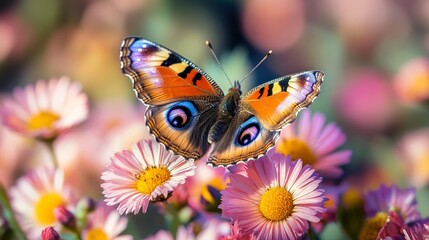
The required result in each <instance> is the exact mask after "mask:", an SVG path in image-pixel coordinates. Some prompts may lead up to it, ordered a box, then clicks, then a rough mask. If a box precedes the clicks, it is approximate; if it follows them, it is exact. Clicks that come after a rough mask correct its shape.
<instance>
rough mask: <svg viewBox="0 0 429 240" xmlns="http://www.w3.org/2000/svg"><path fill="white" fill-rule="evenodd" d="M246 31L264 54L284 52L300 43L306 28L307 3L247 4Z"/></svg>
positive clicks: (281, 0)
mask: <svg viewBox="0 0 429 240" xmlns="http://www.w3.org/2000/svg"><path fill="white" fill-rule="evenodd" d="M242 23H243V31H244V34H245V35H246V37H247V38H248V39H249V41H250V42H251V43H252V44H253V45H255V46H256V47H257V48H258V49H260V50H261V51H267V50H268V49H272V50H274V51H284V50H286V49H288V48H290V47H291V46H292V45H293V44H295V43H296V42H297V41H299V40H300V38H301V36H302V34H303V32H304V27H305V11H304V3H303V2H302V1H299V0H287V1H284V0H269V1H258V0H251V1H245V2H244V9H243V19H242Z"/></svg>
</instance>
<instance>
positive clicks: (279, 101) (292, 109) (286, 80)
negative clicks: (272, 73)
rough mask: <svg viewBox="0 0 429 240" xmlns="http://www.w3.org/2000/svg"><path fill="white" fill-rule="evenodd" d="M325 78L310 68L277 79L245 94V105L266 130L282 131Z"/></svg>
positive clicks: (317, 92) (317, 90) (311, 97)
mask: <svg viewBox="0 0 429 240" xmlns="http://www.w3.org/2000/svg"><path fill="white" fill-rule="evenodd" d="M323 77H324V73H323V72H321V71H307V72H302V73H297V74H293V75H287V76H284V77H281V78H277V79H274V80H272V81H270V82H267V83H265V84H262V85H260V86H258V87H256V88H254V89H252V90H250V91H249V92H248V93H246V95H244V96H243V98H242V105H243V107H244V108H246V109H248V110H249V111H250V112H252V113H253V114H254V115H255V116H256V117H257V118H258V120H259V121H260V123H261V124H262V126H264V128H265V129H267V130H279V129H281V128H283V127H284V126H285V125H286V124H288V123H291V122H292V121H293V120H295V118H296V115H297V114H298V112H299V110H301V109H303V108H305V107H308V106H309V105H310V104H311V103H312V102H313V101H314V99H315V98H316V97H317V95H318V94H319V92H320V86H321V84H322V82H323Z"/></svg>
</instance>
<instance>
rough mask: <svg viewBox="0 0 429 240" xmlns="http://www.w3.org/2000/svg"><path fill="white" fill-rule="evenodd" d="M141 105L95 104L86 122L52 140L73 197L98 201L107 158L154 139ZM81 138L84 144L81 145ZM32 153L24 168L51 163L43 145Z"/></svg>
mask: <svg viewBox="0 0 429 240" xmlns="http://www.w3.org/2000/svg"><path fill="white" fill-rule="evenodd" d="M142 105H143V104H139V105H138V106H134V105H133V104H130V103H129V102H102V103H96V104H94V105H93V106H92V108H91V111H90V113H89V114H90V115H89V117H88V120H87V121H85V122H84V123H82V124H81V125H79V126H78V127H77V128H75V129H73V131H70V132H68V133H67V134H64V135H61V136H60V137H59V138H57V139H56V140H55V145H54V148H55V152H56V153H61V154H57V158H58V163H59V166H60V167H61V169H63V170H64V173H65V179H66V181H67V183H68V184H69V185H70V186H71V187H73V189H74V190H75V192H76V194H78V195H79V196H82V195H86V196H90V197H93V198H95V199H97V198H100V197H101V196H102V194H101V191H100V184H101V183H102V181H101V179H100V175H101V173H102V172H103V170H104V169H105V166H106V164H107V163H108V162H109V158H110V157H111V156H113V154H114V153H116V152H119V151H121V150H122V149H130V148H131V145H132V144H134V143H136V142H138V141H139V140H140V139H144V138H146V139H153V137H152V136H151V135H150V134H149V133H148V130H147V126H146V125H145V124H144V121H145V119H144V108H143V107H142ZM0 139H1V134H0ZM82 139H84V140H85V144H82ZM101 139H102V141H101ZM30 143H31V141H30ZM0 148H1V140H0ZM32 150H33V152H32V153H31V155H28V157H27V158H26V159H25V161H26V165H25V166H24V167H25V168H31V167H32V166H35V165H40V164H47V163H50V162H49V160H50V155H49V152H48V151H47V149H46V148H44V147H43V146H42V147H37V148H33V149H32ZM10 152H11V153H12V152H13V151H10ZM8 154H9V153H8ZM1 158H2V157H1V156H0V159H1ZM0 165H1V163H0ZM76 176H79V177H76ZM0 179H1V177H0ZM88 183H90V184H88Z"/></svg>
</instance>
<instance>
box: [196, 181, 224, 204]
mask: <svg viewBox="0 0 429 240" xmlns="http://www.w3.org/2000/svg"><path fill="white" fill-rule="evenodd" d="M209 185H210V186H212V187H214V188H216V189H217V190H219V191H221V190H223V189H225V182H224V181H223V180H222V178H220V177H215V178H213V179H212V180H211V181H210V182H209V183H208V184H204V185H202V186H201V196H202V197H203V198H204V199H205V200H206V201H207V202H209V203H214V201H215V200H214V199H213V196H212V195H211V194H210V192H209V188H208V186H209Z"/></svg>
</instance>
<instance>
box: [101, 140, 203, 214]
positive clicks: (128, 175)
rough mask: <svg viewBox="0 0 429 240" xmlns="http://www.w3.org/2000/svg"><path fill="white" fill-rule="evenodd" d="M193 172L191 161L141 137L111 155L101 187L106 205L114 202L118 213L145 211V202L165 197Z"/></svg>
mask: <svg viewBox="0 0 429 240" xmlns="http://www.w3.org/2000/svg"><path fill="white" fill-rule="evenodd" d="M194 172H195V164H194V161H192V160H186V159H184V158H183V157H180V156H175V155H174V154H173V153H172V152H170V151H168V150H166V149H165V147H164V146H163V145H161V144H158V143H156V142H155V141H150V140H141V141H139V142H138V143H137V144H134V145H132V146H131V150H123V151H121V152H118V153H116V154H115V155H114V156H113V157H112V158H111V161H110V163H108V165H107V167H106V170H105V171H104V172H103V173H102V175H101V179H102V180H103V181H104V183H102V184H101V187H102V188H103V194H104V196H105V198H106V199H105V201H106V202H107V205H109V206H112V205H116V204H118V208H117V210H118V211H119V213H120V214H124V213H125V214H128V213H130V212H133V213H134V214H137V213H138V212H139V211H140V209H142V212H143V213H145V212H146V211H147V208H148V205H149V202H156V201H160V200H165V199H167V198H168V196H169V194H170V193H171V192H172V191H173V190H174V189H175V188H176V187H177V186H178V185H179V184H183V183H184V182H185V179H186V178H187V177H188V176H191V175H193V174H194Z"/></svg>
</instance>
